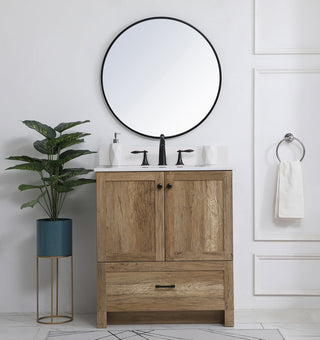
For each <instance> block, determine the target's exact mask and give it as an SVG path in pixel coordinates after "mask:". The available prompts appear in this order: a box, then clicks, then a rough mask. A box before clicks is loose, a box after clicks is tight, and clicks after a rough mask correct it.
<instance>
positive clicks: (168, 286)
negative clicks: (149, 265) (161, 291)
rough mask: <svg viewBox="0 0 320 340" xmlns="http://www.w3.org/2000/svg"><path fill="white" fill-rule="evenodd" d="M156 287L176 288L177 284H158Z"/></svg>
mask: <svg viewBox="0 0 320 340" xmlns="http://www.w3.org/2000/svg"><path fill="white" fill-rule="evenodd" d="M155 287H156V288H176V285H156V286H155Z"/></svg>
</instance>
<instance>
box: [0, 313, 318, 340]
mask: <svg viewBox="0 0 320 340" xmlns="http://www.w3.org/2000/svg"><path fill="white" fill-rule="evenodd" d="M236 319H237V318H236ZM239 319H241V318H239ZM239 321H241V320H239ZM109 327H110V328H109V329H110V330H112V328H113V329H120V328H121V329H135V326H133V325H122V326H119V325H117V326H109ZM151 327H153V328H154V325H138V326H136V328H138V329H143V328H149V329H150V328H151ZM170 327H175V328H177V327H179V325H156V328H170ZM181 327H182V326H181ZM188 327H190V328H197V327H199V325H183V328H188ZM205 327H206V328H208V327H223V326H222V325H205ZM235 328H236V329H279V330H280V332H281V334H282V335H283V336H284V338H285V339H286V340H320V323H319V322H313V323H289V322H288V323H268V322H262V323H259V322H256V323H245V322H236V325H235ZM89 329H91V330H92V329H96V316H95V315H94V314H90V315H86V314H80V315H76V316H75V318H74V320H73V321H72V322H70V323H67V324H63V325H42V324H39V323H37V322H36V321H35V315H34V314H32V313H30V314H0V340H45V339H46V337H47V334H48V332H49V330H64V331H67V330H72V331H75V330H89ZM61 340H63V339H61ZM199 340H201V339H199Z"/></svg>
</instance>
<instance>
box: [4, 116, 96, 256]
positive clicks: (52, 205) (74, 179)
mask: <svg viewBox="0 0 320 340" xmlns="http://www.w3.org/2000/svg"><path fill="white" fill-rule="evenodd" d="M87 122H89V120H85V121H77V122H69V123H60V124H59V125H57V126H56V127H54V128H52V127H50V126H48V125H46V124H42V123H40V122H38V121H35V120H25V121H23V124H25V125H26V126H27V127H29V128H31V129H34V130H36V131H37V132H39V133H40V134H41V135H42V136H44V137H45V138H44V139H42V140H37V141H35V142H34V143H33V146H34V148H35V149H36V150H37V151H38V152H40V153H41V154H42V155H45V158H36V157H29V156H10V157H8V158H7V159H9V160H15V161H21V162H23V163H21V164H17V165H15V166H12V167H9V168H7V169H6V170H12V169H19V170H29V171H34V172H37V173H38V174H39V177H40V182H39V183H38V184H21V185H20V186H19V190H21V191H25V190H33V191H38V194H37V196H36V197H35V198H34V199H32V200H30V201H28V202H26V203H24V204H22V205H21V209H23V208H26V207H31V208H33V207H34V206H35V205H36V204H39V205H40V206H41V207H42V209H43V210H44V211H45V213H46V214H47V215H48V218H43V219H38V220H37V254H38V256H68V255H72V220H71V219H68V218H59V214H60V212H61V209H62V207H63V204H64V202H65V198H66V195H67V194H68V192H70V191H72V190H74V188H75V187H76V186H79V185H83V184H88V183H94V182H95V180H94V179H88V178H79V176H81V175H85V174H88V173H89V172H91V171H93V170H91V169H85V168H72V167H69V168H68V167H66V164H67V163H68V162H69V161H71V160H73V159H75V158H77V157H80V156H83V155H87V154H91V153H95V152H94V151H90V150H79V149H75V150H73V149H68V150H65V149H66V148H69V147H71V146H73V145H76V144H79V143H82V142H84V137H85V136H88V135H90V134H89V133H84V132H70V133H65V131H66V130H68V129H70V128H72V127H74V126H77V125H80V124H83V123H87Z"/></svg>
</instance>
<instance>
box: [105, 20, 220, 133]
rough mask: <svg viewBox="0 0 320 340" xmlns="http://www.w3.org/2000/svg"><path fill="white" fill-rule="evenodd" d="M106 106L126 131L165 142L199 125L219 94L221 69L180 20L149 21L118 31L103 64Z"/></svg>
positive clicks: (193, 31)
mask: <svg viewBox="0 0 320 340" xmlns="http://www.w3.org/2000/svg"><path fill="white" fill-rule="evenodd" d="M101 84H102V90H103V94H104V96H105V99H106V102H107V104H108V107H109V108H110V110H111V111H112V113H113V114H114V115H115V116H116V118H117V119H118V120H119V121H120V122H121V123H122V124H124V125H125V126H126V127H128V128H129V129H131V130H133V131H135V132H137V133H139V134H142V135H144V136H148V137H155V138H159V136H160V134H164V135H165V137H166V138H170V137H174V136H178V135H181V134H183V133H186V132H188V131H190V130H192V129H193V128H195V127H196V126H198V125H199V124H200V123H201V122H203V120H204V119H205V118H206V117H207V116H208V115H209V114H210V112H211V111H212V109H213V107H214V105H215V103H216V101H217V99H218V96H219V92H220V86H221V69H220V63H219V60H218V57H217V54H216V52H215V50H214V48H213V46H212V45H211V43H210V42H209V41H208V39H207V38H206V37H205V36H204V35H203V34H202V33H201V32H199V31H198V30H197V29H196V28H194V27H193V26H191V25H190V24H187V23H185V22H183V21H181V20H178V19H173V18H166V17H156V18H148V19H145V20H142V21H139V22H136V23H134V24H133V25H131V26H129V27H127V28H126V29H125V30H123V31H122V32H121V33H120V34H119V35H118V36H117V37H116V38H115V39H114V41H113V42H112V44H111V45H110V47H109V48H108V50H107V52H106V55H105V57H104V60H103V65H102V71H101Z"/></svg>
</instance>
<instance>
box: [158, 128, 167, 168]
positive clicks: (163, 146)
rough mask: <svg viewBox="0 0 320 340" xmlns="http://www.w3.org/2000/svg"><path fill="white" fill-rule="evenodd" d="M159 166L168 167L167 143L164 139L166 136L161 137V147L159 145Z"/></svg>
mask: <svg viewBox="0 0 320 340" xmlns="http://www.w3.org/2000/svg"><path fill="white" fill-rule="evenodd" d="M158 165H167V159H166V142H165V139H164V135H163V134H161V135H160V145H159V164H158Z"/></svg>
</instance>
